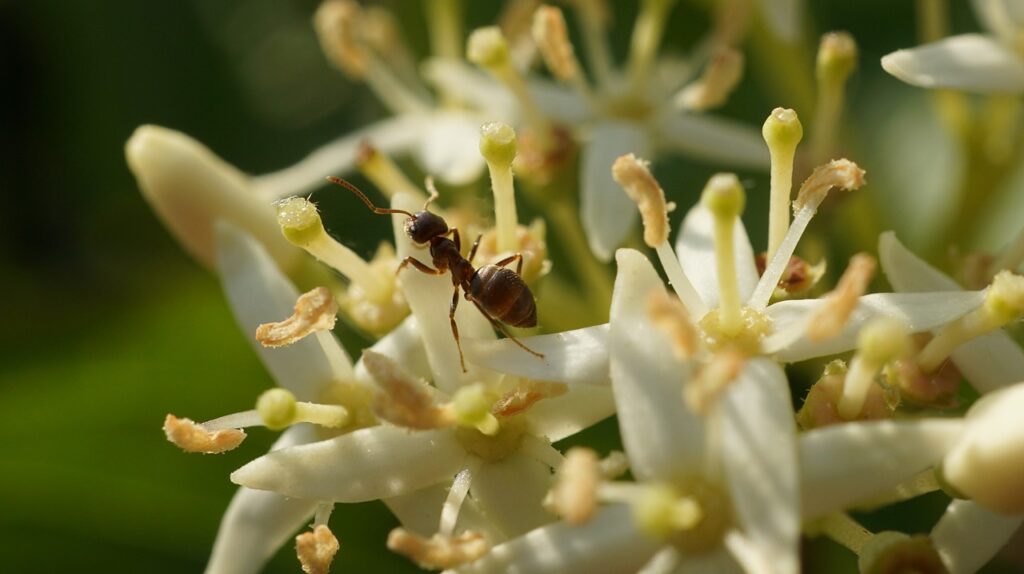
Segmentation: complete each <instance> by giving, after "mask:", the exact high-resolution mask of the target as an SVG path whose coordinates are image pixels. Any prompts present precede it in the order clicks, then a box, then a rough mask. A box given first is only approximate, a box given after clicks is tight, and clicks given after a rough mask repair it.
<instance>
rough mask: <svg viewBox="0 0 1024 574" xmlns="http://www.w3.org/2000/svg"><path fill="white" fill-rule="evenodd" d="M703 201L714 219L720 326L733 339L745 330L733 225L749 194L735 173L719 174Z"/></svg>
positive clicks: (702, 196)
mask: <svg viewBox="0 0 1024 574" xmlns="http://www.w3.org/2000/svg"><path fill="white" fill-rule="evenodd" d="M700 200H701V203H702V204H703V205H704V207H705V208H707V210H708V211H710V212H711V215H712V217H713V218H714V237H715V262H716V269H717V271H718V290H719V293H720V301H721V303H720V306H719V324H720V326H721V329H722V332H723V333H724V334H725V335H726V336H729V337H733V336H735V335H738V334H739V332H740V331H741V330H742V329H743V318H742V316H741V314H740V290H739V282H738V280H737V278H736V251H735V249H734V247H733V237H734V236H733V226H734V225H735V224H736V220H737V219H738V218H739V216H740V214H741V213H743V206H744V204H745V203H746V195H745V194H744V193H743V186H742V185H740V180H739V179H738V178H737V177H736V176H735V175H734V174H731V173H719V174H715V175H713V176H711V179H710V180H708V183H707V185H706V186H705V187H704V192H703V193H702V194H701V198H700Z"/></svg>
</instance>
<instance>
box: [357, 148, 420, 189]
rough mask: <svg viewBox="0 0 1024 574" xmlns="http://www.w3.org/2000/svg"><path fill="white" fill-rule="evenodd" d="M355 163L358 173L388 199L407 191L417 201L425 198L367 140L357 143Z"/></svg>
mask: <svg viewBox="0 0 1024 574" xmlns="http://www.w3.org/2000/svg"><path fill="white" fill-rule="evenodd" d="M356 165H357V166H359V171H360V173H362V174H363V175H364V176H365V177H366V179H368V180H370V183H372V184H373V186H374V187H376V188H377V189H379V190H380V192H381V193H383V194H384V197H386V198H388V199H389V200H390V199H391V198H392V197H394V196H395V194H398V193H408V194H409V195H411V196H413V197H415V198H416V199H417V201H423V200H425V199H426V197H424V195H423V192H422V191H420V189H419V188H418V187H416V186H415V185H414V184H413V183H412V182H411V181H409V178H408V177H406V176H405V174H404V173H402V170H401V169H399V168H398V166H397V165H395V162H394V161H392V159H391V158H390V157H388V155H387V154H386V153H383V152H382V151H380V150H378V149H377V148H375V147H374V146H373V144H371V143H370V142H368V141H364V142H362V143H361V144H359V153H358V155H357V156H356Z"/></svg>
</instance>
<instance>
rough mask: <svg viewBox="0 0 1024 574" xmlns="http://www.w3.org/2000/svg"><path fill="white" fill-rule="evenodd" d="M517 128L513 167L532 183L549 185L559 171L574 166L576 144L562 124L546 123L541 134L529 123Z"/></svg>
mask: <svg viewBox="0 0 1024 574" xmlns="http://www.w3.org/2000/svg"><path fill="white" fill-rule="evenodd" d="M517 131H518V133H517V135H516V140H517V142H518V145H517V150H516V159H515V162H514V163H513V168H514V170H515V172H516V174H517V175H519V176H521V177H523V178H525V179H526V180H528V181H529V182H530V183H531V184H533V185H535V186H547V185H550V184H551V183H552V182H553V181H555V179H556V178H557V176H558V175H559V174H561V173H563V172H564V171H565V170H566V169H567V168H569V167H570V166H572V165H575V161H576V152H577V150H578V147H577V145H576V140H575V139H574V138H573V135H572V132H570V131H569V129H568V128H566V127H565V126H561V125H558V124H553V123H549V124H548V126H547V129H546V130H545V131H544V132H543V133H538V131H537V129H535V128H532V127H530V126H525V127H523V128H522V129H519V130H517Z"/></svg>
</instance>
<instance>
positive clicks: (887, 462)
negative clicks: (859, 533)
mask: <svg viewBox="0 0 1024 574" xmlns="http://www.w3.org/2000/svg"><path fill="white" fill-rule="evenodd" d="M963 424H964V423H963V421H962V420H960V419H920V420H916V421H880V422H864V423H846V424H842V425H835V426H830V427H825V428H822V429H817V430H813V431H810V432H807V433H804V434H803V435H801V437H800V465H801V466H800V484H801V490H802V494H803V509H802V512H803V515H804V518H816V517H819V516H823V515H825V514H828V513H830V512H835V511H837V510H841V509H843V508H847V507H849V506H851V505H855V504H858V503H860V502H864V501H865V500H867V499H870V498H872V497H874V496H877V495H879V494H881V493H883V492H885V491H886V490H888V489H891V488H893V487H895V486H896V485H898V484H899V483H901V482H903V481H904V480H907V479H909V478H910V477H912V476H914V475H915V474H917V473H918V472H921V471H922V470H925V469H927V468H928V467H930V466H932V465H934V464H935V463H936V462H938V461H939V460H940V459H941V458H942V457H943V455H945V453H946V452H947V451H948V450H949V449H950V448H951V447H952V445H953V444H954V443H955V442H956V441H957V439H958V438H959V437H960V436H961V434H962V431H963Z"/></svg>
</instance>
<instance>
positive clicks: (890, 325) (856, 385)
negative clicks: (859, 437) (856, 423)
mask: <svg viewBox="0 0 1024 574" xmlns="http://www.w3.org/2000/svg"><path fill="white" fill-rule="evenodd" d="M857 347H858V350H857V354H856V355H855V356H854V357H853V360H852V361H850V370H849V371H848V372H847V373H846V379H845V381H844V382H843V394H842V396H841V397H840V398H839V403H838V411H839V416H841V417H842V418H844V419H846V420H848V421H849V420H854V419H856V418H857V417H858V416H859V415H860V412H861V409H862V408H863V407H864V401H865V400H866V399H867V396H868V391H870V390H871V386H872V385H873V384H874V382H875V376H876V375H877V374H878V372H879V371H880V370H881V369H882V368H883V367H884V366H885V365H886V364H888V363H889V362H891V361H894V360H896V359H899V358H900V357H902V356H903V355H905V354H906V353H907V352H908V351H909V350H910V330H909V329H908V328H907V326H906V325H905V324H904V323H902V322H901V321H899V320H897V319H893V318H890V317H879V318H877V319H874V320H873V321H872V322H870V323H868V324H867V325H866V326H865V327H864V328H863V329H862V330H861V332H860V335H859V337H858V341H857Z"/></svg>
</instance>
